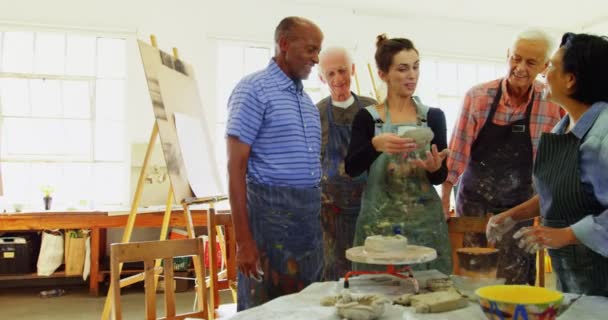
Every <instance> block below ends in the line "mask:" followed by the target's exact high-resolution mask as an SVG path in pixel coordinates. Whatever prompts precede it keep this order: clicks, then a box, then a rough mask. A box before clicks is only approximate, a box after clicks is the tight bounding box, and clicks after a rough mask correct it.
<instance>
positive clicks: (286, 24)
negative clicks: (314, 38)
mask: <svg viewBox="0 0 608 320" xmlns="http://www.w3.org/2000/svg"><path fill="white" fill-rule="evenodd" d="M302 27H304V28H307V27H312V28H313V29H317V30H318V31H319V32H321V29H319V27H318V26H317V25H316V24H315V23H314V22H312V21H310V20H308V19H306V18H302V17H287V18H283V20H281V22H279V25H278V26H277V27H276V29H275V30H274V43H275V45H277V46H278V45H279V41H280V40H281V38H283V37H284V38H287V39H290V40H291V39H293V38H294V37H298V36H299V32H298V29H301V28H302Z"/></svg>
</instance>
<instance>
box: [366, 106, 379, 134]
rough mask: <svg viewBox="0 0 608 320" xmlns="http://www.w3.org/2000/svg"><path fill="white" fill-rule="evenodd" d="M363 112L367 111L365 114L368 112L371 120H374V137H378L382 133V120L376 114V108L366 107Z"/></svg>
mask: <svg viewBox="0 0 608 320" xmlns="http://www.w3.org/2000/svg"><path fill="white" fill-rule="evenodd" d="M365 110H367V112H369V114H370V115H371V116H372V119H374V136H377V135H379V134H380V133H382V118H380V114H379V113H378V110H377V109H376V106H375V105H371V106H367V107H365Z"/></svg>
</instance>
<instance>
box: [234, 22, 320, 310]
mask: <svg viewBox="0 0 608 320" xmlns="http://www.w3.org/2000/svg"><path fill="white" fill-rule="evenodd" d="M274 39H275V56H274V58H272V60H271V61H270V63H269V64H268V67H266V69H264V70H261V71H258V72H256V73H253V74H251V75H249V76H247V77H245V78H243V79H242V80H241V81H240V82H239V83H238V84H237V86H236V88H235V89H234V91H233V92H232V95H231V96H230V99H229V101H228V112H229V116H228V124H227V130H226V131H227V132H226V133H227V150H228V175H229V182H228V184H229V196H230V205H231V208H232V221H233V223H234V227H235V231H236V232H235V233H236V243H237V257H236V258H237V265H238V269H239V273H238V305H237V309H238V310H239V311H240V310H244V309H247V308H251V307H254V306H256V305H260V304H262V303H264V302H266V301H268V300H270V299H273V298H276V297H278V296H281V295H285V294H289V293H294V292H298V291H299V290H301V289H303V288H304V287H305V286H307V285H308V284H310V283H311V282H314V281H318V280H319V279H320V276H321V270H322V267H323V251H322V247H323V246H322V243H321V238H322V232H321V225H320V221H319V211H320V206H321V199H320V196H321V195H320V189H319V180H320V176H321V163H320V148H321V125H320V121H319V112H318V110H317V108H316V107H315V105H314V104H313V102H312V100H311V99H310V97H309V96H308V95H307V94H306V93H305V92H304V91H303V87H302V80H303V79H306V78H308V75H309V74H310V71H311V69H312V68H313V66H314V65H315V64H317V63H318V62H319V51H320V50H321V43H322V41H323V33H322V32H321V30H320V29H319V27H317V26H316V25H315V24H314V23H313V22H312V21H309V20H307V19H304V18H300V17H288V18H285V19H283V20H282V21H281V22H280V23H279V25H278V26H277V28H276V30H275V35H274Z"/></svg>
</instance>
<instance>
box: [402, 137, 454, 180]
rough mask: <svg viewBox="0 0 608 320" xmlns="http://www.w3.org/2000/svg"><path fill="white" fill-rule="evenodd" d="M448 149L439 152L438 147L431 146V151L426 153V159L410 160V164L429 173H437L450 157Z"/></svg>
mask: <svg viewBox="0 0 608 320" xmlns="http://www.w3.org/2000/svg"><path fill="white" fill-rule="evenodd" d="M448 153H449V151H448V149H443V150H441V152H439V151H437V145H435V144H434V145H432V146H431V151H427V152H426V159H424V160H421V159H410V162H412V163H413V164H414V166H416V167H418V168H422V169H424V170H426V171H428V172H431V173H433V172H435V171H437V170H439V169H440V168H441V164H442V163H443V160H444V159H445V158H446V157H447V156H448Z"/></svg>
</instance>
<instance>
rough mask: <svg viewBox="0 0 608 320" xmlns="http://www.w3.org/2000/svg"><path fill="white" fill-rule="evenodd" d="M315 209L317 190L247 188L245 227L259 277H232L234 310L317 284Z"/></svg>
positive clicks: (319, 250) (251, 185) (318, 255)
mask: <svg viewBox="0 0 608 320" xmlns="http://www.w3.org/2000/svg"><path fill="white" fill-rule="evenodd" d="M320 204H321V193H320V189H319V188H318V187H312V188H292V187H276V186H268V185H262V184H255V183H251V182H248V183H247V210H248V212H249V226H250V228H251V232H252V235H253V239H254V240H255V242H256V245H257V247H258V251H259V253H260V264H261V266H262V270H263V271H264V276H263V279H262V281H261V282H257V281H255V280H253V279H250V278H249V277H247V276H245V275H243V274H242V273H240V272H239V273H238V302H237V310H238V311H241V310H245V309H248V308H252V307H255V306H258V305H261V304H263V303H264V302H267V301H269V300H272V299H274V298H277V297H280V296H283V295H287V294H290V293H296V292H298V291H300V290H302V289H303V288H304V287H306V286H307V285H309V284H310V283H312V282H316V281H319V280H320V279H321V271H322V267H323V260H322V259H323V249H322V248H323V246H322V235H321V224H320V223H319V211H320Z"/></svg>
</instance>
